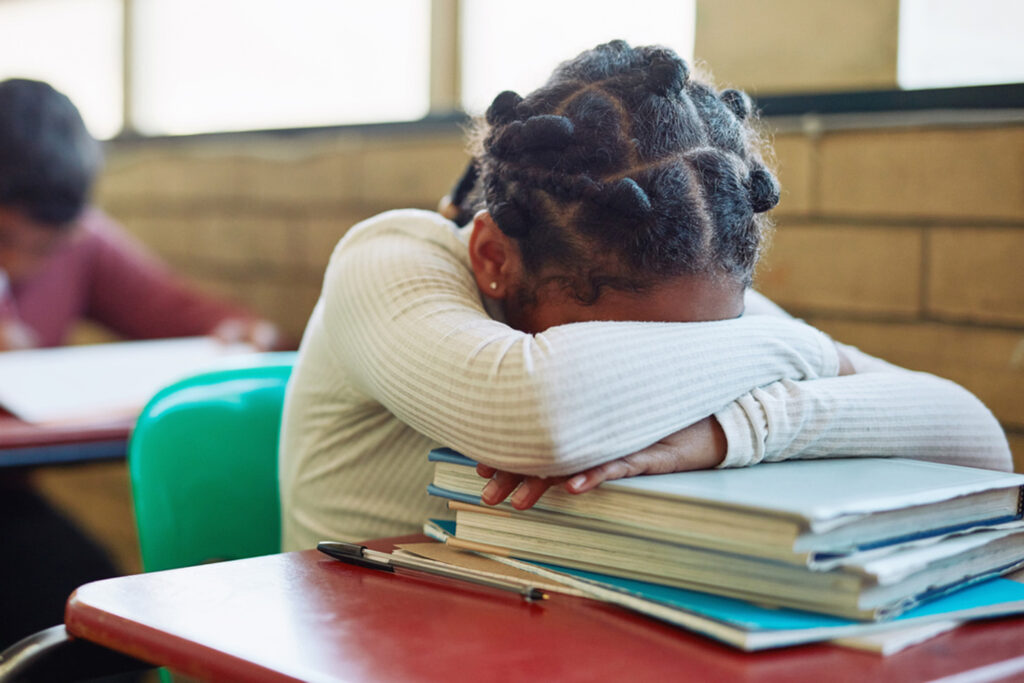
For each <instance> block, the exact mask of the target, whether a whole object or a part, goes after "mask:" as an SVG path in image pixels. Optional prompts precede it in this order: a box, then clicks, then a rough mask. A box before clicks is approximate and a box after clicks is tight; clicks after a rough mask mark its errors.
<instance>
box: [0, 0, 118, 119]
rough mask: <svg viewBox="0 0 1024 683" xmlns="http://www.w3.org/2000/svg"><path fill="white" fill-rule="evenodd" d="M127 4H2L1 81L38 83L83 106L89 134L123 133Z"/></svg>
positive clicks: (75, 0)
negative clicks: (123, 44)
mask: <svg viewBox="0 0 1024 683" xmlns="http://www.w3.org/2000/svg"><path fill="white" fill-rule="evenodd" d="M121 29H122V9H121V0H6V2H3V3H0V80H3V79H7V78H15V77H17V78H33V79H37V80H41V81H46V82H48V83H50V84H51V85H53V87H55V88H57V89H58V90H60V91H61V92H63V93H64V94H65V95H67V96H68V97H70V98H71V100H72V101H73V102H74V103H75V104H76V105H77V106H78V109H79V111H80V112H81V113H82V118H83V119H85V124H86V126H88V128H89V130H90V131H91V132H92V134H93V135H95V136H96V137H98V138H109V137H113V136H114V135H116V134H117V132H118V131H119V130H121V123H122V119H123V115H122V106H123V101H122V96H121V93H122V89H121V79H122V69H123V66H122V59H121Z"/></svg>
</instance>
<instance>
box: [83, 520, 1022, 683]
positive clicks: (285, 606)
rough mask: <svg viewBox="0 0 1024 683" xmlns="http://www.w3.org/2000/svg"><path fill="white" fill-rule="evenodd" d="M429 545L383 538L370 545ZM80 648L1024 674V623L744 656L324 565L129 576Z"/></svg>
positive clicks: (245, 659)
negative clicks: (892, 642)
mask: <svg viewBox="0 0 1024 683" xmlns="http://www.w3.org/2000/svg"><path fill="white" fill-rule="evenodd" d="M413 540H423V538H422V537H418V536H417V537H408V538H402V539H385V540H383V541H377V542H375V543H373V544H371V545H373V546H374V547H376V548H378V549H382V550H386V549H388V548H389V547H390V544H391V543H395V542H406V541H413ZM66 626H67V629H68V631H69V633H71V634H72V635H74V636H76V637H80V638H84V639H87V640H89V641H92V642H95V643H98V644H101V645H104V646H107V647H109V648H112V649H114V650H117V651H119V652H122V653H126V654H130V655H132V656H135V657H138V658H140V659H143V660H146V661H149V662H152V663H154V664H159V665H163V666H167V667H169V668H171V669H173V670H175V671H178V672H180V673H184V674H187V675H191V676H196V677H199V678H202V679H216V680H234V681H253V680H261V681H288V680H306V681H310V680H317V681H327V680H351V681H359V680H373V681H399V680H401V681H409V680H427V681H445V682H450V681H459V680H496V679H500V680H530V681H535V680H558V681H576V680H579V681H584V680H585V681H593V680H630V681H646V680H700V681H706V680H714V681H754V680H756V681H787V683H788V682H790V681H821V680H830V681H864V680H869V681H901V682H904V681H926V680H928V681H930V680H934V679H938V678H942V677H945V676H950V675H953V674H960V673H966V672H969V674H970V678H969V680H971V681H985V680H998V679H1003V678H1007V677H1008V676H1011V677H1012V676H1013V674H1014V673H1015V672H1016V674H1017V675H1020V672H1021V671H1022V670H1024V619H1019V618H1018V619H1003V620H995V621H990V622H985V623H975V624H971V625H967V626H963V627H961V628H959V629H956V630H955V631H953V632H951V633H948V634H944V635H942V636H939V637H937V638H935V639H933V640H931V641H928V642H926V643H924V644H922V645H918V646H915V647H911V648H910V649H908V650H905V651H903V652H901V653H898V654H896V655H893V656H890V657H880V656H878V655H875V654H869V653H864V652H859V651H853V650H847V649H843V648H839V647H835V646H831V645H810V646H802V647H797V648H790V649H785V650H776V651H768V652H760V653H741V652H739V651H737V650H733V649H732V648H729V647H727V646H725V645H720V644H718V643H716V642H714V641H712V640H709V639H706V638H703V637H701V636H697V635H694V634H691V633H688V632H686V631H683V630H679V629H676V628H673V627H670V626H667V625H665V624H661V623H659V622H657V621H654V620H650V619H647V618H644V617H640V616H638V615H635V614H631V613H629V612H626V611H624V610H621V609H618V608H615V607H611V606H608V605H604V604H601V603H598V602H594V601H590V600H585V599H581V598H573V597H569V596H562V595H552V596H551V598H550V599H549V600H546V601H543V602H538V603H528V602H525V601H523V600H522V599H521V598H520V597H519V596H517V595H515V594H512V593H507V592H502V591H498V590H495V589H489V588H482V587H476V586H472V585H466V584H463V583H458V582H454V581H450V580H447V579H440V578H434V577H426V576H422V575H415V574H401V573H399V574H388V573H385V572H380V571H376V570H371V569H364V568H362V567H356V566H350V565H347V564H343V563H341V562H337V561H334V560H331V559H329V558H327V557H325V556H324V555H322V554H320V553H318V552H316V551H315V550H309V551H303V552H299V553H285V554H279V555H268V556H264V557H258V558H252V559H246V560H238V561H234V562H224V563H219V564H210V565H202V566H196V567H189V568H185V569H176V570H170V571H165V572H156V573H151V574H142V575H137V576H127V577H121V578H117V579H110V580H107V581H100V582H96V583H92V584H87V585H85V586H82V587H81V588H79V589H78V590H77V591H76V592H75V593H74V594H73V595H72V597H71V598H70V600H69V602H68V607H67V612H66Z"/></svg>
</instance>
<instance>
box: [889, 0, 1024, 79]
mask: <svg viewBox="0 0 1024 683" xmlns="http://www.w3.org/2000/svg"><path fill="white" fill-rule="evenodd" d="M1022 81H1024V2H1020V0H901V2H900V28H899V83H900V87H902V88H904V89H907V90H913V89H917V88H948V87H956V86H965V85H985V84H993V83H1019V82H1022Z"/></svg>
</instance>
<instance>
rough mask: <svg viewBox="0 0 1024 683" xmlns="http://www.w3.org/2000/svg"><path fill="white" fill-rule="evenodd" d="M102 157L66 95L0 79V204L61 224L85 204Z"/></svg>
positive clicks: (49, 223)
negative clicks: (0, 80)
mask: <svg viewBox="0 0 1024 683" xmlns="http://www.w3.org/2000/svg"><path fill="white" fill-rule="evenodd" d="M101 161H102V155H101V153H100V147H99V143H97V142H96V140H95V139H93V137H92V136H91V135H90V134H89V131H88V130H87V129H86V127H85V123H83V121H82V117H81V115H80V114H79V113H78V109H76V108H75V105H74V104H72V102H71V100H69V99H68V98H67V97H66V96H64V95H62V94H61V93H59V92H57V91H56V90H54V89H53V88H52V87H51V86H50V85H48V84H46V83H42V82H40V81H32V80H27V79H22V78H14V79H10V80H6V81H3V82H0V205H2V206H6V207H12V208H15V209H18V210H20V211H23V212H24V213H25V214H26V215H27V216H28V217H29V218H31V219H32V220H34V221H36V222H37V223H40V224H42V225H46V226H52V227H54V228H59V227H62V226H65V225H67V224H69V223H70V222H71V221H72V220H74V219H75V217H76V216H78V214H79V213H80V212H81V210H82V208H83V207H84V206H85V203H86V201H87V200H88V198H89V192H90V190H91V189H92V184H93V180H94V179H95V177H96V174H97V172H98V171H99V168H100V164H101Z"/></svg>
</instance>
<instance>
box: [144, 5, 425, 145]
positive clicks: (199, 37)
mask: <svg viewBox="0 0 1024 683" xmlns="http://www.w3.org/2000/svg"><path fill="white" fill-rule="evenodd" d="M134 7H135V9H134V12H135V16H134V20H133V24H134V26H133V30H134V37H133V41H132V42H133V70H132V71H133V82H132V87H131V92H132V94H133V100H132V105H133V112H134V118H135V122H134V123H135V126H136V128H137V129H138V130H139V131H140V132H143V133H147V134H180V133H198V132H206V131H224V130H246V129H256V128H285V127H287V128H291V127H301V126H316V125H330V124H340V123H363V122H371V121H400V120H412V119H418V118H421V117H423V116H424V115H426V114H427V110H428V106H429V69H430V57H429V51H430V42H429V39H430V35H429V34H430V3H429V0H388V2H377V3H362V2H360V3H356V2H337V1H336V0H302V2H291V1H289V0H217V2H210V1H209V0H135V5H134Z"/></svg>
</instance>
